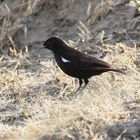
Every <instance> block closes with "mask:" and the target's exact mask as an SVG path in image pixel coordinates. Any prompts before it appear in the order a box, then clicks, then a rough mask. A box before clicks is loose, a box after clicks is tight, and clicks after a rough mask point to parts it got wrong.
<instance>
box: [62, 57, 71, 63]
mask: <svg viewBox="0 0 140 140" xmlns="http://www.w3.org/2000/svg"><path fill="white" fill-rule="evenodd" d="M61 59H62V61H63V62H64V63H70V61H69V60H67V59H65V58H64V57H62V56H61Z"/></svg>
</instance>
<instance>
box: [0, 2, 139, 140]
mask: <svg viewBox="0 0 140 140" xmlns="http://www.w3.org/2000/svg"><path fill="white" fill-rule="evenodd" d="M38 2H39V1H38V0H37V1H27V2H25V3H24V2H23V3H22V4H21V5H17V6H16V7H20V10H21V11H25V13H24V14H23V15H25V16H29V15H30V14H32V12H33V11H32V10H33V9H34V8H36V6H37V3H38ZM53 3H54V1H53V2H51V3H50V5H53ZM100 5H101V4H100ZM22 6H23V7H22ZM26 6H27V9H26ZM5 8H6V9H5V10H7V14H6V15H5V16H4V18H6V19H7V20H8V21H6V23H7V24H9V22H10V21H9V20H10V19H11V16H13V15H11V14H8V11H11V9H10V8H9V7H8V5H5ZM24 8H25V9H26V10H23V9H24ZM97 8H98V7H96V10H97ZM105 10H106V9H105ZM89 11H90V10H89ZM89 11H88V13H89ZM107 13H108V10H107ZM107 13H105V14H107ZM100 14H101V13H99V14H97V16H98V15H100ZM17 17H20V15H18V16H17ZM24 20H25V19H23V18H19V19H16V20H15V22H14V24H15V25H14V26H13V27H15V29H14V30H13V29H9V30H10V32H9V31H8V32H7V31H6V32H5V26H6V24H4V25H3V26H2V27H1V30H2V31H3V32H4V36H2V44H1V46H3V45H4V46H5V47H9V45H8V44H7V41H6V40H5V39H6V38H7V37H8V39H9V41H10V47H9V48H8V52H9V54H8V53H7V52H6V51H5V49H3V48H1V52H3V54H1V59H0V75H1V78H0V112H1V113H0V139H1V140H16V139H17V140H19V139H23V140H49V139H51V140H60V139H62V140H63V139H64V140H65V139H66V140H67V139H68V140H78V139H79V140H82V139H83V140H88V139H89V140H105V139H107V140H109V139H117V140H120V139H121V138H122V136H124V137H125V139H127V137H130V138H131V137H134V136H135V137H137V135H138V134H137V131H138V130H139V127H140V125H138V126H137V127H136V128H135V131H134V132H133V127H134V123H133V120H136V121H137V122H139V115H140V106H139V101H140V90H139V89H140V84H139V83H140V67H139V59H140V50H139V49H138V48H137V47H136V45H135V43H134V45H133V46H132V47H131V48H130V47H128V46H126V45H124V44H122V43H118V44H115V45H111V44H107V43H104V40H103V37H102V35H101V37H99V38H98V42H100V43H101V44H102V46H103V47H102V48H100V52H101V53H102V54H103V56H104V55H105V57H104V60H106V61H107V62H109V63H110V64H112V65H114V67H121V68H124V69H126V72H127V75H121V74H118V73H113V72H109V73H105V74H102V75H100V76H96V77H92V78H91V79H90V83H89V85H88V86H87V87H86V88H85V89H84V90H83V91H82V92H81V93H80V94H79V95H78V96H75V95H73V94H72V93H73V91H74V90H75V89H76V87H77V86H78V81H77V80H75V79H73V78H70V77H68V76H66V75H65V74H64V73H63V72H62V71H61V70H60V69H59V68H58V67H57V65H56V64H55V63H54V61H52V60H48V59H41V58H39V57H38V58H32V55H31V53H30V51H29V50H28V49H27V47H25V49H24V50H20V51H19V50H18V49H16V45H15V43H14V41H13V39H12V36H13V35H14V34H15V32H16V30H18V28H19V27H21V26H16V25H17V24H18V25H22V22H23V21H24ZM94 20H95V19H94ZM90 21H91V20H90ZM4 23H5V22H4ZM79 23H80V24H79V26H78V29H79V32H78V33H77V34H78V37H79V40H82V41H83V42H86V41H87V42H88V41H89V40H91V39H92V38H93V36H92V34H91V33H90V29H89V28H88V27H86V25H84V24H83V23H82V22H79ZM88 24H89V23H88ZM6 28H7V27H6ZM26 32H27V30H26V28H25V36H26ZM3 40H4V41H6V42H4V41H3ZM79 40H78V41H77V42H76V44H78V43H79ZM73 43H75V42H73ZM138 124H139V123H138ZM117 125H118V126H121V127H117ZM116 127H117V128H116ZM130 128H132V129H130ZM125 135H126V136H125Z"/></svg>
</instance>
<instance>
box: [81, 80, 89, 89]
mask: <svg viewBox="0 0 140 140" xmlns="http://www.w3.org/2000/svg"><path fill="white" fill-rule="evenodd" d="M84 82H85V85H84V86H83V87H82V89H84V88H85V87H86V86H87V84H88V82H89V80H88V79H87V78H84Z"/></svg>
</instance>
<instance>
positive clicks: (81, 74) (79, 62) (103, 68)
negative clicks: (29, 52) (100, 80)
mask: <svg viewBox="0 0 140 140" xmlns="http://www.w3.org/2000/svg"><path fill="white" fill-rule="evenodd" d="M43 46H44V47H45V48H47V49H49V50H51V51H52V52H53V53H54V56H55V60H56V62H57V64H58V66H59V67H60V68H61V69H62V71H63V72H64V73H66V74H67V75H69V76H72V77H76V78H78V79H79V88H78V89H80V88H81V86H82V83H83V81H84V83H85V85H84V86H83V87H85V86H86V85H87V84H88V82H89V80H88V78H90V77H91V76H94V75H100V74H101V73H103V72H107V71H115V72H119V73H122V74H125V73H124V72H123V71H122V70H120V69H115V68H113V67H112V66H111V65H109V64H108V63H107V62H104V61H102V60H98V59H97V58H95V57H92V56H89V55H87V54H83V53H81V52H80V51H78V50H75V49H73V48H71V47H69V46H68V45H67V44H66V43H65V41H63V40H62V39H60V38H58V37H51V38H49V39H47V40H46V41H45V42H44V44H43ZM78 89H77V90H78Z"/></svg>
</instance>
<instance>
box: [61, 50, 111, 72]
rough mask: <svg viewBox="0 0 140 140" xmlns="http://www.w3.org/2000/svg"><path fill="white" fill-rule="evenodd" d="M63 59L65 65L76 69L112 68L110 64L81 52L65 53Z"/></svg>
mask: <svg viewBox="0 0 140 140" xmlns="http://www.w3.org/2000/svg"><path fill="white" fill-rule="evenodd" d="M61 58H62V61H63V62H64V63H66V64H67V65H70V66H71V67H73V68H75V69H81V70H104V69H108V68H110V65H109V64H108V63H106V62H104V61H102V60H99V59H97V58H95V57H92V56H89V55H87V54H82V53H81V52H79V51H74V52H72V51H69V52H64V53H63V55H62V57H61Z"/></svg>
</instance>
